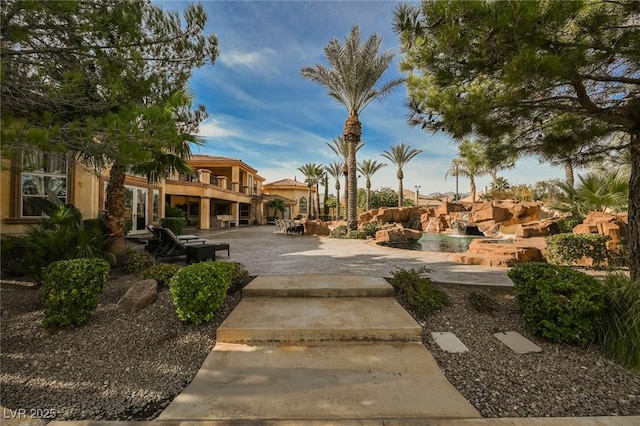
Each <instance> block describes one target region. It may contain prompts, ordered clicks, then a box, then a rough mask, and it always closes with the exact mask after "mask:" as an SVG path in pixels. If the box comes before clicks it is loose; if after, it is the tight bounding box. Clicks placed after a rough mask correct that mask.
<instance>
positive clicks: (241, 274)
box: [229, 262, 251, 293]
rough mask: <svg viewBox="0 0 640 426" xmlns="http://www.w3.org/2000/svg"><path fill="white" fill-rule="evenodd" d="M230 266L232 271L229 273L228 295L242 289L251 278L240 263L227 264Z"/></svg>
mask: <svg viewBox="0 0 640 426" xmlns="http://www.w3.org/2000/svg"><path fill="white" fill-rule="evenodd" d="M229 264H230V265H233V270H232V271H231V287H229V293H236V292H238V291H240V290H242V289H243V288H244V286H245V285H247V283H248V282H249V281H250V279H251V277H250V276H249V271H247V268H245V266H244V265H243V264H242V263H240V262H229Z"/></svg>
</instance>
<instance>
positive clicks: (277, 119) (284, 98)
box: [160, 0, 564, 194]
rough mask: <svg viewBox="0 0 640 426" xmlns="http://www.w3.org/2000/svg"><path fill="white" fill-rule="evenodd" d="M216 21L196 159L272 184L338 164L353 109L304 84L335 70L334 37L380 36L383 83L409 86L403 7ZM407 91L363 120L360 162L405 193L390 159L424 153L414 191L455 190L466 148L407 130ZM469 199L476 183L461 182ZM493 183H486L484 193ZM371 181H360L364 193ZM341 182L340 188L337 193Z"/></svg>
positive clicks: (251, 10)
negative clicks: (400, 153)
mask: <svg viewBox="0 0 640 426" xmlns="http://www.w3.org/2000/svg"><path fill="white" fill-rule="evenodd" d="M201 3H202V4H203V6H204V8H205V10H206V12H207V15H208V17H209V19H208V21H207V26H206V28H205V33H207V34H209V33H214V34H215V35H216V36H217V37H218V43H219V49H220V56H219V57H218V59H217V60H216V62H215V64H214V65H205V66H204V67H202V68H199V69H196V70H195V71H194V73H193V76H192V78H191V81H190V85H191V89H192V90H193V92H194V94H195V104H203V105H205V106H206V108H207V111H208V112H209V118H208V119H207V120H206V121H204V122H203V123H202V124H201V125H200V135H201V136H202V137H203V139H204V141H205V144H204V145H203V146H200V147H194V149H193V152H194V154H206V155H214V156H223V157H230V158H237V159H240V160H242V161H243V162H245V163H246V164H248V165H250V166H251V167H253V168H255V169H256V170H258V174H259V175H260V176H262V177H264V178H265V183H269V182H273V181H277V180H281V179H286V178H289V179H294V178H295V179H297V180H299V181H304V176H303V175H302V173H300V171H299V170H297V169H298V168H299V167H301V166H302V165H303V164H305V163H317V164H323V165H327V164H330V163H332V162H334V161H338V158H337V157H336V156H335V154H334V153H333V151H332V150H331V149H330V148H329V146H327V143H330V142H331V141H332V140H333V139H335V138H337V137H338V136H340V135H341V134H342V129H343V126H344V122H345V120H346V118H347V112H346V109H345V108H344V107H343V106H342V105H340V104H339V103H338V102H337V101H335V100H333V99H332V98H330V97H329V96H328V95H327V92H326V89H325V88H324V87H323V86H320V85H319V84H317V83H314V82H311V81H309V80H307V79H305V78H303V77H302V76H301V73H300V70H301V69H302V68H303V67H306V66H313V65H315V64H318V63H319V64H322V65H325V66H328V63H327V61H326V58H325V56H324V46H325V45H326V44H327V43H328V42H329V40H331V39H332V38H337V39H338V40H340V42H341V43H342V42H344V38H345V37H346V36H347V34H349V32H350V31H351V28H352V27H353V26H354V25H358V26H359V27H360V30H361V37H362V39H363V40H365V39H367V38H369V37H370V35H371V34H372V33H376V34H378V35H379V36H381V37H382V38H383V41H382V48H381V50H387V49H390V50H392V51H393V52H395V53H396V56H395V58H394V61H393V64H392V65H391V66H390V68H389V70H388V71H387V72H386V73H385V74H384V75H383V77H382V78H381V80H380V81H381V82H386V81H388V80H391V79H395V78H399V77H403V74H401V73H400V71H399V61H400V60H401V55H400V53H399V43H398V37H397V35H396V34H395V33H394V32H393V29H392V22H393V11H394V9H395V7H396V6H397V4H399V2H397V1H319V0H315V1H202V2H201ZM160 4H161V5H162V7H163V8H164V9H165V10H182V9H184V7H185V6H186V3H185V2H178V1H163V2H161V3H160ZM406 97H407V91H406V88H405V87H404V86H400V87H398V88H397V89H396V90H395V91H394V92H393V93H392V94H391V95H390V96H387V97H385V98H384V99H383V100H381V101H377V100H376V101H373V102H372V103H371V104H369V105H368V106H367V107H366V108H365V109H364V110H363V111H362V112H361V114H360V121H361V122H362V132H363V135H362V140H363V142H364V143H365V145H364V147H363V148H362V149H361V150H360V151H358V154H357V160H358V162H361V161H362V160H363V159H373V160H377V161H378V162H384V163H387V166H386V167H383V168H382V169H381V170H380V171H378V172H377V173H376V174H374V175H373V177H372V178H371V181H372V189H378V188H382V187H391V188H393V189H395V190H397V188H398V180H397V178H396V172H397V168H396V167H395V166H394V165H393V164H392V163H391V162H390V161H388V160H387V159H385V158H384V157H382V156H381V154H382V152H383V151H385V150H387V151H390V148H391V145H394V144H399V143H402V142H403V143H405V144H406V145H410V146H411V147H412V148H416V149H420V150H422V153H421V154H419V155H418V156H417V157H415V158H414V159H413V160H411V161H410V162H409V163H408V164H407V165H406V166H405V167H404V168H403V171H404V176H405V177H404V180H403V185H404V188H405V189H410V190H412V191H414V190H415V187H416V186H417V185H419V186H420V188H419V192H420V193H421V194H430V193H434V192H440V193H445V192H448V191H455V186H456V184H455V177H453V176H449V177H448V178H446V179H445V174H446V172H447V170H448V169H449V168H450V166H451V161H452V160H453V159H454V158H455V157H456V155H457V152H458V151H457V145H456V143H455V141H454V140H453V139H451V138H450V137H449V136H447V135H446V134H444V133H436V134H432V133H427V132H425V131H423V130H421V129H420V128H413V127H411V126H409V125H408V124H407V120H406V117H407V113H408V110H407V108H406V106H405V99H406ZM499 175H500V176H502V177H505V178H506V179H507V180H508V181H509V182H510V183H511V184H524V183H529V184H533V183H535V182H537V181H540V180H545V179H552V178H556V177H562V176H564V172H563V170H561V169H560V168H559V167H553V166H550V165H547V164H542V163H540V162H539V161H538V160H537V159H535V158H527V159H523V160H520V161H518V163H517V164H516V167H515V168H514V169H512V170H506V171H502V172H500V173H499ZM459 179H460V181H459V188H460V192H467V191H469V181H468V179H466V178H464V177H462V176H461V177H460V178H459ZM490 181H491V179H490V178H489V177H481V178H478V179H476V184H477V187H478V189H479V190H481V189H482V188H483V187H484V186H485V185H490ZM364 184H365V180H364V178H360V179H359V181H358V185H359V186H364ZM333 186H334V182H331V183H330V188H333Z"/></svg>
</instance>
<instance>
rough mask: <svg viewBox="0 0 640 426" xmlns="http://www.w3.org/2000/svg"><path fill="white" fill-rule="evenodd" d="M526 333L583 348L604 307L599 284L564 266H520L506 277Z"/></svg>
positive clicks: (543, 264)
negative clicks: (513, 287)
mask: <svg viewBox="0 0 640 426" xmlns="http://www.w3.org/2000/svg"><path fill="white" fill-rule="evenodd" d="M508 275H509V278H511V280H512V281H513V283H514V284H515V298H516V303H517V306H518V310H519V311H520V313H521V315H522V318H523V320H524V323H525V326H526V327H527V329H528V330H529V331H530V332H531V333H533V334H536V335H538V336H543V337H546V338H547V339H550V340H552V341H554V342H563V343H574V344H578V345H586V344H588V343H589V342H591V341H592V340H593V338H594V336H595V332H596V330H597V324H598V321H600V316H601V314H602V309H603V306H604V301H603V294H602V284H600V283H599V282H598V281H597V280H596V279H595V278H593V277H590V276H588V275H586V274H583V273H582V272H578V271H575V270H573V269H571V268H569V267H566V266H557V265H549V264H547V263H537V262H532V263H522V264H518V265H516V266H514V267H513V269H511V270H510V271H509V273H508Z"/></svg>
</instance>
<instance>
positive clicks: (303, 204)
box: [300, 197, 307, 213]
mask: <svg viewBox="0 0 640 426" xmlns="http://www.w3.org/2000/svg"><path fill="white" fill-rule="evenodd" d="M306 212H307V199H306V198H304V197H302V198H300V213H306Z"/></svg>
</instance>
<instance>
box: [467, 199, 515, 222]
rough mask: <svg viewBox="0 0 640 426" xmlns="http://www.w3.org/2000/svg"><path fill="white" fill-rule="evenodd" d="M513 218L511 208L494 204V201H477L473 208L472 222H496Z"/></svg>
mask: <svg viewBox="0 0 640 426" xmlns="http://www.w3.org/2000/svg"><path fill="white" fill-rule="evenodd" d="M510 218H511V214H510V213H509V210H507V209H506V208H503V207H500V206H498V205H494V204H493V203H492V202H486V203H477V204H475V205H474V206H473V209H472V210H471V222H472V223H478V222H484V221H487V220H491V221H494V222H504V221H506V220H509V219H510Z"/></svg>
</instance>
